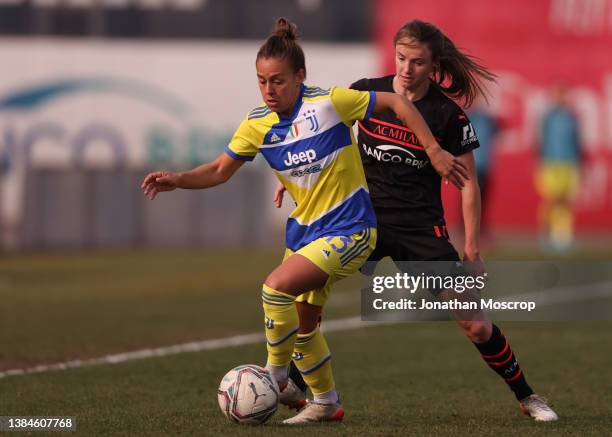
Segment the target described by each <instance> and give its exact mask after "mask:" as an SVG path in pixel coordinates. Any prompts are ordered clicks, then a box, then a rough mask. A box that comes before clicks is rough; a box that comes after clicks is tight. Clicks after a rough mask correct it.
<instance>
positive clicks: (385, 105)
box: [373, 92, 470, 189]
mask: <svg viewBox="0 0 612 437" xmlns="http://www.w3.org/2000/svg"><path fill="white" fill-rule="evenodd" d="M385 110H391V111H393V112H395V114H396V116H397V118H399V119H400V120H402V121H403V122H404V124H406V126H408V127H409V128H410V129H412V131H413V132H414V133H415V134H416V136H417V138H418V139H419V142H420V143H421V145H422V146H423V148H424V149H425V153H427V156H428V157H429V160H430V161H431V165H432V166H433V168H434V169H435V170H436V172H438V174H439V175H440V176H442V178H444V179H445V180H448V181H451V182H452V183H453V184H454V185H455V186H457V188H459V189H461V188H462V187H463V186H464V184H465V181H466V180H467V179H468V178H469V177H470V176H469V175H468V173H467V172H466V169H465V167H464V166H463V163H462V162H461V161H460V160H459V159H457V158H456V157H455V156H453V155H452V154H450V153H449V152H447V151H446V150H444V149H443V148H442V147H441V146H440V144H438V142H437V141H436V138H435V137H434V135H433V133H432V132H431V130H430V129H429V126H428V125H427V123H426V122H425V120H424V119H423V116H422V115H421V113H420V112H419V111H418V109H417V108H416V107H415V106H414V104H413V103H412V102H411V101H410V100H408V99H407V98H406V97H404V96H400V95H399V94H396V93H385V92H377V93H376V103H375V106H374V110H373V112H375V113H376V112H381V111H385Z"/></svg>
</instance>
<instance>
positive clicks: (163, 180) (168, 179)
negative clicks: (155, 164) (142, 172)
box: [140, 171, 179, 200]
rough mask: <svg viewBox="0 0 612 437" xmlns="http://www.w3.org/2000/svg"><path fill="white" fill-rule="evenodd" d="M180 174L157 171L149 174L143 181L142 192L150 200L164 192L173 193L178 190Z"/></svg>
mask: <svg viewBox="0 0 612 437" xmlns="http://www.w3.org/2000/svg"><path fill="white" fill-rule="evenodd" d="M178 184H179V174H178V173H171V172H168V171H156V172H153V173H149V174H148V175H146V176H145V178H144V180H143V181H142V185H141V186H140V188H142V192H143V193H144V195H145V196H147V197H148V198H149V199H151V200H153V199H155V196H157V193H160V192H162V191H172V190H174V189H176V188H178Z"/></svg>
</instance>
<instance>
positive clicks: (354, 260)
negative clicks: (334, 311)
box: [283, 228, 376, 306]
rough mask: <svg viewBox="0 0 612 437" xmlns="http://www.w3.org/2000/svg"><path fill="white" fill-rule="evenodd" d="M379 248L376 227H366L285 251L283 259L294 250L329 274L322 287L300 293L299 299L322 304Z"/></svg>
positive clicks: (299, 300) (318, 304) (297, 300)
mask: <svg viewBox="0 0 612 437" xmlns="http://www.w3.org/2000/svg"><path fill="white" fill-rule="evenodd" d="M375 247H376V228H367V229H364V230H363V231H360V232H357V233H355V234H352V235H349V236H344V235H338V236H329V237H322V238H319V239H317V240H314V241H313V242H311V243H309V244H307V245H306V246H304V247H302V248H301V249H299V250H298V251H297V252H293V251H292V250H291V249H286V250H285V257H284V258H283V261H284V260H286V259H287V258H289V257H290V256H291V255H293V254H294V253H298V254H300V255H302V256H304V257H306V258H308V259H309V260H310V261H311V262H312V263H314V264H315V265H316V266H317V267H319V268H320V269H321V270H323V271H324V272H325V273H327V274H328V275H329V279H328V280H327V282H326V283H325V285H324V286H323V287H322V288H319V289H317V290H312V291H308V292H306V293H303V294H301V295H299V296H298V297H297V298H296V299H295V301H296V302H308V303H309V304H312V305H317V306H323V305H325V302H327V299H328V297H329V291H330V290H331V286H332V285H333V284H334V283H335V282H338V281H339V280H341V279H344V278H346V277H348V276H350V275H352V274H353V273H355V272H356V271H357V269H358V268H359V267H361V266H362V265H363V263H364V262H365V261H366V260H367V259H368V257H369V256H370V254H371V253H372V251H373V250H374V248H375Z"/></svg>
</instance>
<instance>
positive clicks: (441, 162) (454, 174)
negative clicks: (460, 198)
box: [428, 148, 469, 189]
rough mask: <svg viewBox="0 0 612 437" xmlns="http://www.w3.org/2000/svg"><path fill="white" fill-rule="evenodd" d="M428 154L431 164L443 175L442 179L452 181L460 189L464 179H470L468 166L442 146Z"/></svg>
mask: <svg viewBox="0 0 612 437" xmlns="http://www.w3.org/2000/svg"><path fill="white" fill-rule="evenodd" d="M428 155H429V160H430V161H431V165H432V166H433V168H434V169H435V170H436V172H438V174H439V175H440V176H442V179H444V180H445V181H447V182H448V181H450V182H452V183H453V185H455V186H456V187H457V188H459V189H461V188H463V186H464V185H465V183H464V181H466V180H468V179H469V176H468V173H467V168H466V167H465V165H464V164H463V163H462V162H461V161H460V160H459V158H457V157H456V156H453V155H452V154H450V153H449V152H447V151H446V150H444V149H442V148H438V149H436V150H434V151H433V152H431V153H428Z"/></svg>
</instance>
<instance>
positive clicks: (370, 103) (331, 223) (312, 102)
mask: <svg viewBox="0 0 612 437" xmlns="http://www.w3.org/2000/svg"><path fill="white" fill-rule="evenodd" d="M296 39H297V32H296V28H295V25H293V24H292V23H290V22H289V21H287V20H286V19H283V18H281V19H279V20H278V21H277V22H276V26H275V29H274V31H273V33H272V35H271V36H270V37H269V38H268V39H267V40H266V42H265V43H264V44H263V46H262V47H261V48H260V49H259V52H258V53H257V58H256V63H255V66H256V70H257V78H258V80H259V88H260V91H261V95H262V98H263V101H264V104H263V105H262V106H259V107H257V108H255V109H253V110H252V111H250V112H249V113H248V115H247V117H246V118H245V119H244V120H243V121H242V123H241V124H240V127H239V128H238V130H237V131H236V132H235V134H234V136H233V138H232V139H231V141H230V143H229V145H228V147H227V149H226V151H225V153H223V154H221V155H220V156H219V157H218V158H217V159H216V160H215V161H213V162H211V163H208V164H203V165H201V166H199V167H197V168H195V169H193V170H191V171H187V172H184V173H171V172H166V171H158V172H154V173H150V174H149V175H147V176H146V177H145V178H144V181H143V183H142V189H143V191H144V194H145V195H146V196H148V197H150V198H151V199H153V198H155V196H156V195H157V194H158V193H159V192H162V191H170V190H174V189H175V188H187V189H199V188H209V187H213V186H215V185H219V184H221V183H224V182H226V181H227V180H228V179H229V178H230V177H231V176H232V175H233V174H234V172H235V171H236V170H238V169H239V168H240V167H241V166H242V165H243V164H244V163H245V162H246V161H250V160H252V159H253V158H254V157H255V155H256V154H257V153H258V152H261V153H262V154H263V156H264V158H265V159H266V161H267V162H268V164H269V165H270V166H271V167H272V169H273V170H274V172H275V174H276V176H277V177H278V179H279V180H280V181H281V182H282V183H283V184H284V185H285V186H286V187H287V190H288V191H289V193H290V194H291V195H292V197H293V198H294V200H295V201H296V203H297V207H296V208H295V210H294V211H293V212H292V213H291V215H290V217H289V219H288V222H287V229H286V245H287V250H286V253H285V258H284V260H283V262H282V263H281V264H280V265H279V266H278V267H277V268H276V269H274V271H273V272H272V273H270V274H269V275H268V276H267V278H266V279H265V281H264V284H263V287H262V292H261V293H262V300H263V309H264V313H265V332H266V339H267V350H268V359H267V365H266V368H267V369H268V370H269V371H270V373H271V374H272V375H273V376H274V378H275V379H276V380H277V381H278V383H279V387H280V388H281V402H285V403H290V402H291V401H292V399H291V396H290V393H288V391H289V390H287V384H288V366H289V362H290V361H291V359H292V357H293V359H294V360H295V362H296V363H297V367H298V369H299V370H300V371H301V373H302V374H303V376H304V379H305V381H306V383H307V384H308V385H309V387H310V388H311V390H312V392H313V394H314V401H313V402H310V403H308V404H307V405H306V406H305V408H303V409H302V410H301V411H300V413H299V414H298V415H296V416H295V417H293V418H291V419H288V420H286V421H285V423H287V424H302V423H307V422H319V421H339V420H342V417H343V416H344V410H343V409H342V406H341V405H340V402H339V398H338V394H337V393H336V390H335V385H334V379H333V376H332V368H331V361H330V358H331V354H330V352H329V348H328V346H327V343H326V342H325V339H324V337H323V335H322V334H321V332H320V330H319V328H318V326H317V324H316V322H315V323H314V324H303V325H302V326H300V323H299V320H298V313H297V309H296V306H295V302H294V301H295V299H296V297H297V296H299V295H300V294H302V293H305V292H309V291H312V290H314V291H313V292H312V293H313V294H314V295H316V297H317V303H318V304H319V305H320V306H323V305H324V303H325V301H326V300H327V296H328V294H329V290H330V287H331V285H332V284H333V283H334V282H336V281H338V280H340V279H342V278H345V277H347V276H348V275H350V274H352V273H354V272H355V271H356V270H357V269H358V268H359V267H360V266H361V265H362V264H363V262H364V261H365V260H366V259H367V258H368V256H369V255H370V253H371V252H372V251H373V250H374V247H375V245H376V218H375V214H374V210H373V208H372V204H371V202H370V197H369V194H368V188H367V184H366V180H365V175H364V171H363V167H362V165H361V158H360V156H359V150H358V149H357V145H356V141H355V138H354V136H353V132H352V129H351V126H352V125H353V123H354V122H355V121H356V120H364V119H367V118H368V117H369V115H370V113H372V112H373V111H374V112H380V111H393V113H395V114H396V115H397V117H398V118H399V119H401V120H403V121H404V122H405V123H406V125H408V126H410V127H411V128H412V130H413V131H414V132H415V133H416V135H417V136H418V138H419V141H420V142H421V144H423V147H424V149H425V151H426V153H427V155H428V157H429V159H430V160H431V162H432V165H433V166H434V167H435V169H436V170H437V171H438V172H439V174H440V175H441V176H442V177H444V178H446V179H448V180H450V181H451V182H453V183H454V184H455V185H457V186H462V185H463V181H464V180H465V179H466V172H465V167H464V166H463V165H462V164H461V163H460V162H459V161H458V160H457V158H455V157H453V156H452V155H451V154H449V153H448V152H446V151H444V150H442V149H441V147H440V146H439V144H438V143H437V142H436V140H435V138H434V136H433V135H432V133H431V131H430V130H429V128H428V127H427V125H426V123H425V121H424V120H423V118H422V117H421V115H420V114H419V112H418V111H417V110H416V109H415V108H414V106H413V105H412V103H410V101H409V100H408V99H406V98H405V97H403V96H400V95H398V94H395V93H375V92H369V91H356V90H349V89H343V88H337V87H332V88H331V89H328V90H324V89H321V88H317V87H308V86H305V85H304V80H305V77H306V66H305V60H304V53H303V51H302V49H301V47H300V46H299V44H298V43H297V41H296Z"/></svg>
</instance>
